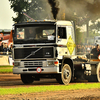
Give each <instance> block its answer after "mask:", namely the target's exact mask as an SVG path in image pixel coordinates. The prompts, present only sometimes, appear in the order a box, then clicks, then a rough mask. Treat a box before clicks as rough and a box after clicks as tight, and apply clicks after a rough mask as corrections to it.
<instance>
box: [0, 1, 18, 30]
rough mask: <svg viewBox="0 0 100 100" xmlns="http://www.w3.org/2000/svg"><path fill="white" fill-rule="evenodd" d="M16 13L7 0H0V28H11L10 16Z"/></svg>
mask: <svg viewBox="0 0 100 100" xmlns="http://www.w3.org/2000/svg"><path fill="white" fill-rule="evenodd" d="M15 16H16V14H15V13H14V12H13V10H12V9H10V3H9V0H0V29H12V25H13V24H14V22H13V19H12V17H15Z"/></svg>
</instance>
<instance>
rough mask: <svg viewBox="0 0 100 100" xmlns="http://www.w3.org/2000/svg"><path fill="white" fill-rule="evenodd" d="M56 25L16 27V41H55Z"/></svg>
mask: <svg viewBox="0 0 100 100" xmlns="http://www.w3.org/2000/svg"><path fill="white" fill-rule="evenodd" d="M55 29H56V28H55V26H53V25H52V26H50V25H49V26H48V25H42V26H36V25H35V26H25V27H24V26H22V27H19V26H18V27H16V31H15V37H14V42H15V43H22V44H24V43H27V44H28V43H54V42H55V38H56V34H55Z"/></svg>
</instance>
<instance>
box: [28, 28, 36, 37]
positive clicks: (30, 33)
mask: <svg viewBox="0 0 100 100" xmlns="http://www.w3.org/2000/svg"><path fill="white" fill-rule="evenodd" d="M26 38H27V39H33V38H36V34H34V32H33V29H32V28H30V29H29V31H28V34H26Z"/></svg>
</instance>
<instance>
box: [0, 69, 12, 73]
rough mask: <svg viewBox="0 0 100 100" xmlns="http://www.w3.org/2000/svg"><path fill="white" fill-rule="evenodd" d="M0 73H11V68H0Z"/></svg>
mask: <svg viewBox="0 0 100 100" xmlns="http://www.w3.org/2000/svg"><path fill="white" fill-rule="evenodd" d="M0 73H12V69H0Z"/></svg>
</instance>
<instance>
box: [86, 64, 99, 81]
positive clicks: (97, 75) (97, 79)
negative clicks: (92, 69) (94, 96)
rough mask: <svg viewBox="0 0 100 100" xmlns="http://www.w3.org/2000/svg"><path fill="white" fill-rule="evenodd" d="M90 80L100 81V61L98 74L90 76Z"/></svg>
mask: <svg viewBox="0 0 100 100" xmlns="http://www.w3.org/2000/svg"><path fill="white" fill-rule="evenodd" d="M88 81H89V82H100V63H99V64H98V66H97V69H96V75H91V76H89V77H88Z"/></svg>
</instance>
